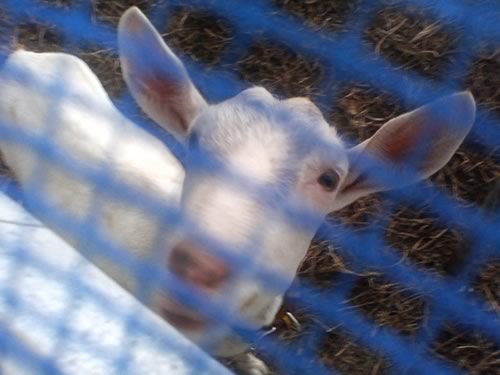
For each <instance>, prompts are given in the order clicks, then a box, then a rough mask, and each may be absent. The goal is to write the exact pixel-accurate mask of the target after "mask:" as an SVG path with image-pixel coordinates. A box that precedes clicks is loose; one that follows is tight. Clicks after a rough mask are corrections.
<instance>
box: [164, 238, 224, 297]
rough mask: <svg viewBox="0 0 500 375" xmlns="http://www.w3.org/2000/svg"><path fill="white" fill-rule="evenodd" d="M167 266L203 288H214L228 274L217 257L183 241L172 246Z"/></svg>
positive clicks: (182, 277)
mask: <svg viewBox="0 0 500 375" xmlns="http://www.w3.org/2000/svg"><path fill="white" fill-rule="evenodd" d="M167 267H168V268H169V269H170V271H171V272H172V273H173V274H175V275H176V276H178V277H179V278H181V279H182V280H183V281H185V282H187V283H189V284H191V285H193V286H196V287H200V288H202V289H205V290H207V289H208V290H216V289H217V288H219V287H220V286H221V285H222V284H223V283H224V282H225V281H226V280H227V279H228V278H229V274H230V273H229V269H228V267H227V266H226V265H225V264H224V263H223V262H222V261H220V260H219V259H218V258H217V257H215V256H213V255H211V254H209V253H208V252H207V251H205V250H202V249H201V248H197V247H194V246H193V245H191V244H188V243H184V242H183V243H181V244H179V245H177V246H176V247H174V249H173V250H172V252H171V254H170V257H169V258H168V262H167Z"/></svg>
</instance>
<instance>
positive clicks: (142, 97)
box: [118, 7, 207, 141]
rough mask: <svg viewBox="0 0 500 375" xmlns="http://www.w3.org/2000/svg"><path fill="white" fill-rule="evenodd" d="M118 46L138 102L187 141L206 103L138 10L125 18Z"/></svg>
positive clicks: (132, 10)
mask: <svg viewBox="0 0 500 375" xmlns="http://www.w3.org/2000/svg"><path fill="white" fill-rule="evenodd" d="M118 46H119V51H120V61H121V67H122V71H123V76H124V79H125V82H126V83H127V86H128V88H129V89H130V91H131V92H132V95H133V97H134V98H135V100H136V101H137V103H138V104H139V105H140V106H141V108H142V109H143V110H144V112H146V114H147V115H148V116H149V117H151V119H153V120H154V121H155V122H156V123H158V124H159V125H160V126H162V127H163V128H164V129H166V130H168V131H170V132H171V133H172V134H173V135H174V136H176V137H177V138H178V139H179V140H181V141H182V140H184V139H185V137H186V135H187V134H188V133H189V129H190V126H191V123H192V121H193V119H194V118H195V116H196V115H197V114H198V112H199V111H200V110H201V109H202V108H203V107H205V106H206V105H207V103H206V102H205V100H204V99H203V97H202V96H201V94H200V93H199V92H198V90H197V89H196V88H195V87H194V85H193V83H192V82H191V79H190V78H189V76H188V73H187V71H186V69H185V67H184V65H183V64H182V62H181V61H180V60H179V58H178V57H177V56H176V55H175V54H174V53H173V52H172V51H171V50H170V48H169V47H168V46H167V45H166V44H165V42H164V41H163V39H162V37H161V36H160V34H159V33H158V32H157V31H156V29H155V28H154V26H153V25H152V24H151V23H150V22H149V20H148V19H147V18H146V16H145V15H144V14H143V13H142V12H141V11H140V10H139V8H137V7H132V8H130V9H128V10H127V11H126V12H125V13H124V14H123V15H122V17H121V19H120V23H119V25H118Z"/></svg>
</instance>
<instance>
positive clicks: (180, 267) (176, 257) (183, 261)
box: [168, 248, 193, 276]
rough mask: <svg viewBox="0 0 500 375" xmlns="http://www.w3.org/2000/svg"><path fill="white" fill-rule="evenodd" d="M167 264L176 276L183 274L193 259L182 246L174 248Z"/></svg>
mask: <svg viewBox="0 0 500 375" xmlns="http://www.w3.org/2000/svg"><path fill="white" fill-rule="evenodd" d="M168 264H169V266H170V268H171V270H172V272H174V273H175V274H176V275H177V276H183V275H184V274H185V273H186V272H187V271H188V270H189V268H190V267H192V266H193V259H192V256H191V254H190V253H189V252H186V251H183V249H182V248H175V249H174V250H173V251H172V254H171V255H170V259H169V262H168Z"/></svg>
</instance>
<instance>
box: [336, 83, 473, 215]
mask: <svg viewBox="0 0 500 375" xmlns="http://www.w3.org/2000/svg"><path fill="white" fill-rule="evenodd" d="M475 112H476V104H475V101H474V98H473V96H472V95H471V94H470V93H469V92H461V93H457V94H453V95H450V96H447V97H444V98H442V99H439V100H437V101H435V102H432V103H431V104H428V105H425V106H423V107H420V108H418V109H416V110H414V111H412V112H408V113H405V114H403V115H401V116H399V117H396V118H394V119H392V120H390V121H388V122H387V123H386V124H384V125H383V126H382V127H381V128H380V129H379V130H378V131H377V132H376V133H375V134H374V135H373V136H372V137H371V138H369V139H367V140H366V141H364V142H363V143H361V144H359V145H357V146H355V147H353V148H352V149H350V150H349V151H348V157H349V164H350V167H349V174H348V176H347V178H346V179H345V180H344V182H343V184H342V187H341V189H340V191H339V194H338V196H337V199H338V200H339V202H341V204H340V206H345V205H347V204H349V203H351V202H353V201H354V200H356V199H358V198H360V197H362V196H364V195H367V194H370V193H374V192H378V191H385V190H390V189H395V188H399V187H403V186H405V185H409V184H412V183H415V182H417V181H419V180H422V179H424V178H427V177H429V176H430V175H432V174H434V173H435V172H437V171H438V170H439V169H441V168H442V167H443V166H444V165H445V164H446V163H447V162H448V161H449V160H450V159H451V157H452V156H453V154H454V153H455V152H456V150H457V149H458V147H459V146H460V145H461V144H462V142H463V140H464V139H465V137H466V136H467V134H468V133H469V131H470V129H471V127H472V124H473V123H474V118H475ZM338 208H341V207H338Z"/></svg>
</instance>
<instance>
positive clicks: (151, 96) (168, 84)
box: [143, 77, 190, 133]
mask: <svg viewBox="0 0 500 375" xmlns="http://www.w3.org/2000/svg"><path fill="white" fill-rule="evenodd" d="M143 85H144V88H145V90H146V92H144V95H145V97H146V98H147V99H148V100H150V101H154V102H155V103H157V105H158V106H159V108H163V110H164V111H168V112H169V113H170V114H171V115H172V116H174V117H175V118H176V120H177V123H178V125H179V128H180V130H181V131H182V132H183V133H185V132H187V130H188V128H189V122H188V119H187V118H186V116H184V114H186V113H188V111H189V110H190V109H189V108H187V107H186V103H187V102H186V100H185V99H184V98H183V97H182V94H183V90H182V89H181V88H180V87H179V82H176V81H175V80H172V79H165V78H161V79H160V78H156V77H152V78H148V79H146V80H144V81H143ZM160 110H161V109H160ZM171 125H174V124H171Z"/></svg>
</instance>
